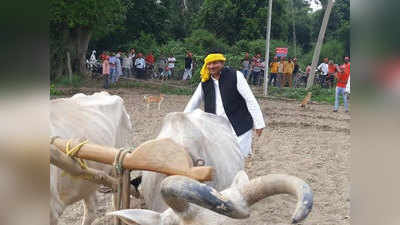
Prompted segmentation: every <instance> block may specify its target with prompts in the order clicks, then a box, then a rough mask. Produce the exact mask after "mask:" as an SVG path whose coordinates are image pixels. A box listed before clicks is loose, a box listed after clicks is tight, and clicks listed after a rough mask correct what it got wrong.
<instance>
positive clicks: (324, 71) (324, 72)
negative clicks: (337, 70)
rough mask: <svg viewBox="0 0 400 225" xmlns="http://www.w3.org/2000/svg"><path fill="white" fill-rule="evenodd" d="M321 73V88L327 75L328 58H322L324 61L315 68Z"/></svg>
mask: <svg viewBox="0 0 400 225" xmlns="http://www.w3.org/2000/svg"><path fill="white" fill-rule="evenodd" d="M317 69H318V70H319V71H320V72H321V74H320V84H321V87H325V82H326V76H327V75H328V58H324V61H323V62H322V63H321V64H320V65H319V66H318V67H317Z"/></svg>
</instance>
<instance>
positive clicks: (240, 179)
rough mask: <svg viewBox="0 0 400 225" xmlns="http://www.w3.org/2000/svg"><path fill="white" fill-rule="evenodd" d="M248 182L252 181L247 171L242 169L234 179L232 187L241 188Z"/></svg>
mask: <svg viewBox="0 0 400 225" xmlns="http://www.w3.org/2000/svg"><path fill="white" fill-rule="evenodd" d="M248 183H250V180H249V177H248V176H247V174H246V172H244V171H243V170H241V171H239V172H238V173H237V174H236V176H235V178H234V179H233V182H232V184H231V187H236V188H240V187H242V186H243V185H246V184H248Z"/></svg>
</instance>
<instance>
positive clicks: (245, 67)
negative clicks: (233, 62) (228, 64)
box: [241, 52, 250, 80]
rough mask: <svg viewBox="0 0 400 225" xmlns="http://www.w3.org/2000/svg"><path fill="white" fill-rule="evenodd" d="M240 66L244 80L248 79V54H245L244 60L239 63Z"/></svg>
mask: <svg viewBox="0 0 400 225" xmlns="http://www.w3.org/2000/svg"><path fill="white" fill-rule="evenodd" d="M241 64H242V70H241V71H242V73H243V75H244V78H246V80H247V78H248V76H249V72H250V59H249V53H248V52H246V54H245V55H244V58H243V59H242V61H241Z"/></svg>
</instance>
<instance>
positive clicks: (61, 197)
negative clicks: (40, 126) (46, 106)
mask: <svg viewBox="0 0 400 225" xmlns="http://www.w3.org/2000/svg"><path fill="white" fill-rule="evenodd" d="M131 127H132V126H131V122H130V118H129V115H128V114H127V112H126V109H125V107H124V104H123V100H122V99H121V98H120V97H119V96H115V95H109V94H108V93H106V92H100V93H95V94H93V95H89V96H88V95H84V94H76V95H74V96H72V97H71V98H63V99H56V100H52V101H51V103H50V132H51V135H52V136H59V137H61V138H64V139H69V138H82V137H84V138H87V139H88V140H89V142H91V143H94V144H99V145H106V146H113V147H117V148H119V147H128V146H131V145H130V142H131V140H132V139H131V137H130V131H131ZM87 164H88V166H89V167H92V168H94V169H100V170H103V171H105V172H106V173H109V172H110V171H111V166H108V165H106V164H101V163H96V162H93V161H90V162H89V161H88V162H87ZM97 187H98V186H97V185H96V184H94V183H91V182H89V181H85V180H82V179H79V178H74V177H71V176H69V175H67V174H66V173H65V172H63V170H61V169H59V168H58V167H56V166H53V165H50V191H51V199H50V209H51V212H50V220H51V221H50V222H51V224H52V225H54V224H57V218H58V217H60V216H61V214H62V213H63V211H64V209H65V208H66V206H68V205H70V204H72V203H74V202H77V201H79V200H82V199H83V200H84V217H83V221H82V224H83V225H89V224H91V223H92V222H93V221H94V219H95V218H96V215H95V209H96V190H97Z"/></svg>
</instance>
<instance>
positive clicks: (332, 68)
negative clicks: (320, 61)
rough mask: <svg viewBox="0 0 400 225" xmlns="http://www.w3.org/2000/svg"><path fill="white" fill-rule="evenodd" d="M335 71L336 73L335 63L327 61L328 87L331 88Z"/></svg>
mask: <svg viewBox="0 0 400 225" xmlns="http://www.w3.org/2000/svg"><path fill="white" fill-rule="evenodd" d="M335 73H336V65H335V64H333V60H329V63H328V77H327V78H326V79H327V81H328V87H329V88H333V85H334V83H335Z"/></svg>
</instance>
